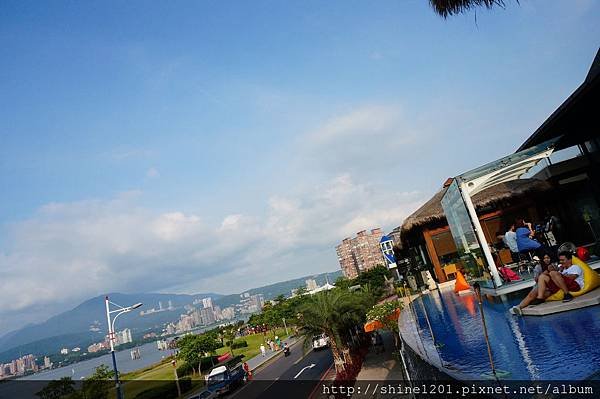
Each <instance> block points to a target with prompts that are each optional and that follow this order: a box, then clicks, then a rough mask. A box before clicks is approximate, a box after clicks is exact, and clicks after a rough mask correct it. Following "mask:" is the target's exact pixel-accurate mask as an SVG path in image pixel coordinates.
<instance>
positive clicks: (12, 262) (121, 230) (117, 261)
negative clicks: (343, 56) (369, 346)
mask: <svg viewBox="0 0 600 399" xmlns="http://www.w3.org/2000/svg"><path fill="white" fill-rule="evenodd" d="M138 195H139V194H135V193H133V194H132V193H128V194H126V195H121V196H118V197H117V198H114V199H112V200H108V201H100V200H91V201H80V202H73V203H54V204H49V205H46V206H44V207H42V208H41V209H40V210H39V211H38V212H37V213H36V214H35V215H34V216H32V217H31V218H30V219H28V220H25V221H22V222H20V223H16V224H14V225H12V226H11V227H10V228H9V230H8V231H9V234H8V238H9V240H8V242H9V244H8V245H7V247H6V249H5V250H3V252H0V270H2V271H3V276H2V279H1V280H0V292H2V293H3V295H5V296H6V297H10V298H14V299H13V300H11V301H8V302H7V303H6V304H5V306H4V307H3V310H2V311H0V312H3V313H4V314H2V313H0V318H2V319H4V318H7V317H8V316H7V315H10V313H11V312H19V313H23V312H26V311H27V310H28V309H33V308H40V307H43V306H51V305H53V304H57V303H70V304H71V305H74V304H76V303H77V302H78V301H81V300H84V299H87V298H89V297H91V296H93V295H98V294H101V293H104V292H110V291H125V292H127V291H129V292H140V291H158V290H161V291H173V290H179V291H186V292H199V291H203V290H210V291H220V292H223V293H230V292H236V291H238V290H242V289H247V288H250V287H253V286H259V285H263V284H267V283H270V282H275V281H281V280H284V279H286V278H291V277H297V276H300V275H304V274H309V273H313V272H322V271H327V270H335V269H337V268H338V265H337V261H336V258H335V252H334V246H335V245H336V243H337V242H338V241H339V240H341V239H342V238H343V237H344V236H346V235H349V234H352V233H355V232H356V231H358V230H361V229H365V228H372V227H379V226H381V227H384V228H388V229H389V228H392V227H395V226H396V225H397V224H398V223H400V222H401V219H402V218H403V217H404V216H405V215H406V214H407V213H409V212H410V211H412V210H413V209H414V208H415V207H416V206H417V205H418V203H419V202H420V200H421V197H422V196H421V195H420V194H419V193H404V194H397V193H393V192H390V191H388V190H386V188H385V187H380V186H370V185H364V184H358V183H356V182H354V181H353V179H352V178H351V176H349V175H342V176H337V177H335V178H333V179H331V180H329V181H327V182H325V183H323V184H320V185H317V186H315V187H314V188H313V189H311V190H303V191H300V192H298V193H297V194H295V195H293V196H290V195H287V196H285V195H279V196H272V197H271V198H270V199H269V200H268V203H267V204H265V205H266V206H265V214H264V215H262V216H260V217H259V216H246V215H243V214H239V213H236V214H230V215H227V216H225V217H224V218H223V219H222V221H221V222H219V223H217V224H215V225H214V226H211V225H208V224H206V223H204V222H203V218H202V217H201V216H199V215H195V214H190V213H184V212H181V211H172V212H166V213H156V212H153V211H151V210H149V209H144V208H142V207H139V206H138V205H137V203H138ZM32 314H33V313H32Z"/></svg>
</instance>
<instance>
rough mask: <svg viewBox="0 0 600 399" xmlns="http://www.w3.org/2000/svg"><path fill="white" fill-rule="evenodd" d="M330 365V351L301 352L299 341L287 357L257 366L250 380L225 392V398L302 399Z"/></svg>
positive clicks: (306, 396) (331, 358)
mask: <svg viewBox="0 0 600 399" xmlns="http://www.w3.org/2000/svg"><path fill="white" fill-rule="evenodd" d="M332 365H333V356H332V354H331V350H329V349H324V350H320V351H310V352H309V353H308V354H306V356H304V355H303V353H302V344H301V343H298V344H296V345H294V346H292V348H291V353H290V355H289V356H288V357H284V356H280V357H278V358H276V359H274V360H272V361H271V362H269V363H268V364H267V365H265V366H263V367H261V368H260V369H259V370H258V371H257V372H256V373H255V374H254V376H253V378H252V381H250V382H248V383H246V384H245V385H244V386H242V387H241V388H239V389H238V390H236V391H235V392H233V393H232V394H231V395H228V398H235V399H242V398H243V399H254V398H261V399H262V398H267V399H270V398H278V399H279V398H285V399H306V398H308V397H309V396H310V394H311V393H312V392H313V390H314V389H315V388H316V386H317V384H318V383H319V381H320V379H321V377H322V376H323V374H324V373H325V371H327V370H328V369H329V368H330V367H331V366H332Z"/></svg>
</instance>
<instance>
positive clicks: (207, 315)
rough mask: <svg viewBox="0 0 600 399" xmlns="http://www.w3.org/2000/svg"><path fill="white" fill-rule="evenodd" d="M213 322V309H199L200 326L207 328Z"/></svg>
mask: <svg viewBox="0 0 600 399" xmlns="http://www.w3.org/2000/svg"><path fill="white" fill-rule="evenodd" d="M214 322H215V312H214V311H213V308H212V307H210V308H204V309H200V324H202V325H205V326H208V325H210V324H213V323H214Z"/></svg>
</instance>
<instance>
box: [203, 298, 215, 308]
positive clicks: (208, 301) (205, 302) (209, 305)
mask: <svg viewBox="0 0 600 399" xmlns="http://www.w3.org/2000/svg"><path fill="white" fill-rule="evenodd" d="M202 306H203V307H204V309H206V308H212V307H213V303H212V298H210V297H208V298H204V299H203V300H202Z"/></svg>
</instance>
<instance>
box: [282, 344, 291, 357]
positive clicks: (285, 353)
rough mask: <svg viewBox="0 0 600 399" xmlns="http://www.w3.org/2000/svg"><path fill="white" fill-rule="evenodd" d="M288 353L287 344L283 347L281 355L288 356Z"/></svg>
mask: <svg viewBox="0 0 600 399" xmlns="http://www.w3.org/2000/svg"><path fill="white" fill-rule="evenodd" d="M289 355H290V348H289V347H288V346H286V347H284V348H283V356H285V357H288V356H289Z"/></svg>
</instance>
